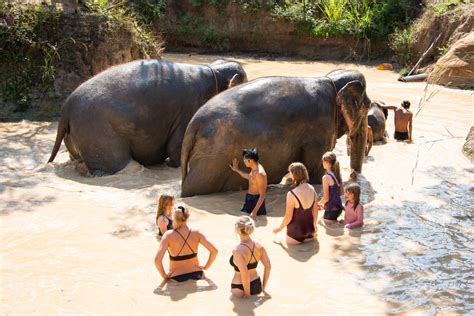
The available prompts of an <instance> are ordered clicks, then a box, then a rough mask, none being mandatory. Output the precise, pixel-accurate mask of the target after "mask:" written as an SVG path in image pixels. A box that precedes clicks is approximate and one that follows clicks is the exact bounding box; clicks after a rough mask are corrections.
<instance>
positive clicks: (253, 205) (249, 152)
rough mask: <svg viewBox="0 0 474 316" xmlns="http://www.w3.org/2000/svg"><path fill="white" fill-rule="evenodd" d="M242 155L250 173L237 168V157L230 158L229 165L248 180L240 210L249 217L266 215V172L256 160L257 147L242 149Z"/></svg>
mask: <svg viewBox="0 0 474 316" xmlns="http://www.w3.org/2000/svg"><path fill="white" fill-rule="evenodd" d="M242 157H243V160H244V164H245V166H246V167H247V168H250V173H246V172H243V171H241V170H240V169H239V162H238V160H237V158H234V159H233V160H232V165H229V167H230V169H232V171H234V172H237V173H238V174H239V175H240V176H241V177H242V178H244V179H247V180H248V181H249V189H248V191H247V194H246V195H245V203H244V206H243V208H242V210H241V212H245V213H248V214H250V217H252V218H253V219H256V218H257V215H259V216H260V215H267V209H266V207H265V193H266V191H267V173H266V172H265V169H264V168H263V166H262V165H261V164H260V163H259V162H258V161H259V157H258V152H257V148H252V149H244V151H243V153H242Z"/></svg>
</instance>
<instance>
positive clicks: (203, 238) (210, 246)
mask: <svg viewBox="0 0 474 316" xmlns="http://www.w3.org/2000/svg"><path fill="white" fill-rule="evenodd" d="M199 242H200V243H201V245H203V246H204V248H206V249H207V250H208V251H209V257H208V258H207V262H206V264H205V265H204V266H202V267H201V268H202V269H203V270H207V269H209V268H210V267H211V265H212V263H213V262H214V260H216V257H217V253H218V252H219V251H218V250H217V248H216V247H215V246H214V244H212V243H211V242H210V241H209V240H207V238H206V236H204V235H203V234H202V233H201V232H199Z"/></svg>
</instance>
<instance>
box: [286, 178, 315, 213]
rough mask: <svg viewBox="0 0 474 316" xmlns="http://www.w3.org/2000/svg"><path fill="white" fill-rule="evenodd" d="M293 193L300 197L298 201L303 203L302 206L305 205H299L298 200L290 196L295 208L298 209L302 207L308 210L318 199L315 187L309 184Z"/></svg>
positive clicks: (295, 189) (294, 190) (298, 187)
mask: <svg viewBox="0 0 474 316" xmlns="http://www.w3.org/2000/svg"><path fill="white" fill-rule="evenodd" d="M293 192H294V193H295V194H296V195H297V196H298V199H299V200H300V201H301V204H303V205H299V203H298V200H297V199H296V198H295V197H294V196H293V195H290V197H292V200H293V202H294V206H293V207H294V208H298V207H300V206H301V207H303V208H304V209H308V208H310V207H311V205H313V203H314V202H315V200H316V198H317V197H316V191H315V190H314V187H313V186H312V185H311V184H308V183H303V184H300V185H299V186H297V187H296V188H294V189H293Z"/></svg>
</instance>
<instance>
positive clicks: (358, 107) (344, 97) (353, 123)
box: [336, 80, 370, 131]
mask: <svg viewBox="0 0 474 316" xmlns="http://www.w3.org/2000/svg"><path fill="white" fill-rule="evenodd" d="M366 98H367V97H366V95H365V88H364V86H363V85H362V83H361V82H360V81H357V80H356V81H351V82H349V83H347V84H346V85H345V86H344V87H343V88H342V89H341V90H339V92H338V93H337V98H336V102H337V105H338V106H339V107H340V109H341V112H342V115H343V117H344V119H345V121H346V123H347V126H348V127H349V130H350V131H353V129H354V127H357V126H358V125H359V123H360V121H361V119H362V118H363V116H364V114H365V115H366V114H367V111H368V110H369V104H370V103H367V102H365V101H366Z"/></svg>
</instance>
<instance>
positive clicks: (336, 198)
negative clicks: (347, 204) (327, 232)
mask: <svg viewBox="0 0 474 316" xmlns="http://www.w3.org/2000/svg"><path fill="white" fill-rule="evenodd" d="M322 161H323V168H324V169H325V170H326V174H325V175H324V176H323V179H322V182H323V197H322V198H321V200H319V202H318V205H320V206H321V207H322V208H323V209H324V216H323V219H324V222H325V223H326V224H335V223H337V218H338V217H339V215H341V212H342V209H343V206H342V201H341V195H342V194H343V193H344V185H343V183H342V179H341V170H340V168H339V161H337V157H336V155H335V154H334V153H333V152H327V153H325V154H324V155H323V159H322Z"/></svg>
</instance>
